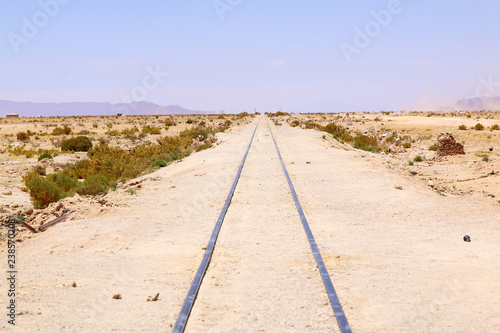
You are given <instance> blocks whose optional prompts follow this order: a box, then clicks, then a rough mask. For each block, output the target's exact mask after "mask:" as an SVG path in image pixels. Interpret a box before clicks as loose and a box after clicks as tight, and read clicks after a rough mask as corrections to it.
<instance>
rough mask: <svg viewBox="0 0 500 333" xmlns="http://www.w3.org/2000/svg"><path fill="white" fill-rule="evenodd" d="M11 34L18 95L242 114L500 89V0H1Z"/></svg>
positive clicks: (8, 90)
mask: <svg viewBox="0 0 500 333" xmlns="http://www.w3.org/2000/svg"><path fill="white" fill-rule="evenodd" d="M0 35H1V40H0V43H1V44H0V99H7V100H14V101H34V102H70V101H97V102H101V101H108V102H121V101H123V102H125V101H127V100H132V101H140V100H146V101H149V102H154V103H158V104H162V105H169V104H179V105H182V106H183V107H186V108H189V109H197V110H211V111H218V110H225V111H227V112H241V111H253V110H254V108H257V109H258V110H259V111H271V110H278V109H285V110H293V109H294V108H298V107H302V106H307V105H310V104H315V105H322V106H324V107H325V108H326V106H328V105H337V106H338V105H346V106H349V105H357V106H359V107H362V108H372V109H386V110H387V109H391V110H399V109H402V108H409V109H429V108H433V107H438V106H440V105H446V104H453V103H454V102H455V101H456V100H457V99H460V98H463V97H472V96H482V95H500V61H499V59H500V1H498V0H483V1H481V0H474V1H473V0H470V1H465V0H439V1H436V0H420V1H418V0H413V1H411V0H400V1H397V0H390V1H387V0H385V1H378V0H372V1H345V0H344V1H340V0H336V1H335V0H329V1H327V0H321V1H319V0H312V1H295V0H287V1H282V0H275V1H269V0H266V1H264V0H252V1H250V0H247V1H245V0H215V1H214V0H191V1H187V0H145V1H123V0H122V1H118V0H99V1H97V0H72V1H68V0H41V1H31V0H23V1H12V0H0ZM167 73H168V75H167ZM488 81H489V83H488ZM497 82H499V83H497ZM311 111H323V110H311ZM325 111H330V110H325Z"/></svg>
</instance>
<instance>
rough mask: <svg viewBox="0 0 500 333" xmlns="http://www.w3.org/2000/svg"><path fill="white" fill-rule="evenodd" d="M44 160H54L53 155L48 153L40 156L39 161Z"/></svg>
mask: <svg viewBox="0 0 500 333" xmlns="http://www.w3.org/2000/svg"><path fill="white" fill-rule="evenodd" d="M44 158H49V159H52V155H50V153H48V152H44V153H43V154H42V155H40V156H38V160H39V161H41V160H43V159H44Z"/></svg>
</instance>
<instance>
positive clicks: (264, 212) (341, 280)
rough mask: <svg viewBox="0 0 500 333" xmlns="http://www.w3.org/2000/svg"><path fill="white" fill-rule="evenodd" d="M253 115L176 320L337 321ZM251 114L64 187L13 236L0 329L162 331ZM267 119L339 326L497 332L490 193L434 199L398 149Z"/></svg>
mask: <svg viewBox="0 0 500 333" xmlns="http://www.w3.org/2000/svg"><path fill="white" fill-rule="evenodd" d="M261 118H262V119H261V122H260V124H259V127H258V129H257V133H256V138H255V142H254V143H253V145H252V148H251V149H250V153H249V155H248V159H247V163H246V165H245V167H244V169H243V173H242V176H241V179H240V182H239V184H238V187H237V189H236V193H235V195H234V198H233V203H232V205H231V206H230V209H229V212H228V215H227V217H226V220H225V222H224V224H223V227H222V231H221V235H220V238H219V241H218V244H217V246H216V249H215V252H214V258H213V260H212V263H211V265H210V267H209V270H208V272H207V275H206V276H205V280H204V283H203V284H202V287H201V290H200V294H199V297H198V299H197V301H196V303H195V307H194V310H193V312H192V317H191V319H190V320H189V322H188V327H187V331H188V332H199V331H201V332H248V331H251V332H260V331H266V332H284V331H286V332H304V331H318V332H327V331H328V332H330V331H334V330H336V329H337V328H336V323H335V318H334V317H333V312H332V310H331V308H330V306H329V304H328V298H327V296H326V293H325V292H324V288H323V286H322V283H321V279H320V276H319V273H318V271H317V268H316V266H315V263H314V258H313V256H312V253H310V250H309V245H308V243H307V239H306V237H305V234H304V232H303V230H302V226H301V222H300V219H299V218H298V215H297V212H296V210H295V207H294V204H293V199H292V196H291V194H290V192H289V189H288V187H287V184H286V179H285V177H284V175H283V172H282V171H281V166H280V164H279V162H278V157H277V154H276V151H275V150H274V146H273V144H272V141H271V138H270V136H269V131H268V129H267V125H266V123H265V117H264V116H262V117H261ZM384 121H386V124H385V125H386V126H387V120H384ZM256 123H257V119H254V120H253V122H252V123H251V124H248V125H242V126H235V127H234V128H232V129H231V130H230V131H227V132H226V133H218V134H217V139H218V144H217V145H216V146H215V147H213V148H211V149H208V150H205V151H202V152H199V153H195V154H192V155H191V156H189V157H187V158H185V159H184V160H182V161H180V162H178V163H175V164H171V165H169V166H167V167H166V168H162V169H160V170H158V171H156V172H154V173H152V174H149V175H146V176H143V177H141V178H140V179H135V180H132V181H129V182H128V183H126V184H124V185H123V186H122V187H120V188H118V189H117V191H115V192H109V193H108V194H107V195H105V196H104V197H102V198H99V199H98V200H97V199H90V198H78V197H77V198H68V199H65V201H63V203H62V205H63V206H64V205H67V206H68V207H70V208H71V209H74V210H75V212H77V213H78V214H76V213H75V215H74V218H73V219H70V220H68V221H66V222H63V223H60V224H58V225H56V226H54V227H51V228H50V229H48V230H47V231H46V232H44V233H40V234H37V235H35V236H33V237H31V238H29V239H26V240H24V241H23V242H21V243H18V253H17V257H18V271H19V274H18V286H17V289H18V295H17V303H18V311H19V312H18V316H17V323H16V327H15V328H13V327H12V326H11V325H8V324H7V323H6V320H4V321H3V322H1V323H0V327H1V328H2V331H19V332H32V331H40V332H160V331H161V332H164V331H170V330H171V327H172V325H173V324H174V323H175V320H176V316H177V314H178V312H179V310H180V307H181V305H182V302H183V300H184V297H185V295H186V293H187V290H188V288H189V285H190V283H191V280H192V278H193V276H194V273H195V271H196V269H197V268H198V265H199V263H200V261H201V258H202V256H203V252H204V247H205V246H206V243H207V242H208V239H209V236H210V234H211V232H212V228H213V226H214V224H215V221H216V219H217V216H218V214H219V212H220V209H221V208H222V205H223V202H224V200H225V198H226V196H227V192H228V191H229V188H230V186H231V183H232V181H233V178H234V176H235V174H236V171H237V167H238V165H239V163H240V161H241V158H242V156H243V153H244V149H245V148H246V146H247V144H248V142H249V140H250V137H251V133H252V131H253V129H254V127H255V125H256ZM485 125H486V124H485ZM271 128H272V130H273V132H274V134H275V137H276V140H277V143H278V146H279V147H280V149H281V153H282V155H283V159H284V162H285V164H286V166H287V168H288V172H289V173H290V176H291V178H292V181H293V182H294V186H295V189H296V191H297V194H298V196H299V199H300V200H301V204H302V206H303V209H304V212H305V214H306V217H307V219H308V221H309V224H310V226H311V229H312V232H313V233H314V236H315V238H316V241H317V243H318V246H319V248H320V250H321V252H322V255H323V258H324V260H325V263H326V265H327V268H328V271H329V273H330V276H331V279H332V282H333V284H334V286H335V288H336V290H337V293H338V296H339V298H340V301H341V303H342V305H343V307H344V311H345V313H346V316H347V319H348V320H349V322H350V324H351V327H352V329H353V331H354V332H471V331H478V332H497V331H499V330H500V310H499V309H500V291H499V290H498V286H499V285H500V247H499V245H500V241H499V240H500V224H499V221H500V206H499V205H498V201H497V199H498V198H496V199H495V198H493V197H491V196H486V195H485V193H483V192H481V191H482V190H478V189H476V190H472V191H471V192H467V193H465V192H466V191H465V190H464V191H463V192H464V193H462V192H456V193H455V192H454V191H451V190H450V191H448V192H446V196H443V195H441V194H439V193H437V192H436V189H435V188H431V187H430V186H428V184H427V181H428V179H427V178H426V177H429V175H427V176H426V175H425V174H424V175H419V177H414V176H411V175H409V173H408V172H407V171H408V170H407V169H406V168H410V166H409V165H408V166H406V165H405V164H407V157H406V156H404V157H401V155H403V154H405V153H404V152H402V153H401V155H386V154H373V153H369V152H365V151H359V150H355V149H352V148H350V147H348V146H347V145H344V144H340V143H339V142H337V141H335V140H333V139H332V138H325V139H324V138H323V137H322V136H323V135H324V132H320V131H316V130H313V129H306V130H304V129H301V128H300V127H295V128H292V127H290V126H288V125H287V124H286V123H285V122H283V125H282V126H275V125H274V124H273V123H272V122H271ZM494 135H497V134H496V133H494ZM495 138H496V137H495V136H493V139H494V140H496V139H495ZM427 140H429V141H430V140H431V138H429V139H427ZM495 142H496V141H495ZM495 142H494V143H493V144H495ZM426 145H427V143H426V142H425V143H422V147H420V148H419V147H414V148H412V149H421V151H424V148H423V147H424V146H426ZM494 147H495V148H499V147H498V145H495V146H494ZM466 149H469V155H465V156H469V157H468V158H469V159H470V158H471V155H470V147H469V148H468V147H467V144H466ZM479 149H482V148H479ZM416 152H417V150H415V151H414V152H413V151H412V152H407V154H408V155H409V154H410V153H411V154H413V153H416ZM429 154H430V153H429ZM472 156H474V155H472ZM495 156H496V155H494V156H493V158H492V162H495V159H496V157H495ZM457 158H459V157H457ZM388 161H389V162H390V163H387V162H388ZM398 161H399V164H398ZM451 162H453V161H451ZM451 162H449V163H448V165H452V167H453V165H454V164H453V163H451ZM436 163H437V164H439V163H446V161H444V162H436ZM436 163H432V164H431V163H430V162H429V165H435V164H436ZM478 163H480V162H478ZM495 163H496V162H495ZM459 164H460V163H459ZM476 164H477V163H476ZM490 166H491V164H490V165H488V167H490ZM415 167H418V168H421V169H417V170H418V171H419V173H422V172H423V171H422V169H423V168H424V167H423V166H418V165H417V166H415ZM431 167H433V166H429V168H431ZM412 170H413V169H412ZM474 170H475V169H474ZM459 176H460V175H459ZM495 177H496V178H495ZM497 178H498V177H497V176H492V177H489V178H486V179H487V180H488V181H497V180H496V179H497ZM453 181H454V182H456V179H455V180H453ZM490 184H491V183H490ZM486 185H488V184H486ZM130 188H133V189H134V190H135V194H131V193H129V192H128V191H127V190H128V189H130ZM87 207H88V208H87ZM62 208H64V207H52V208H51V209H54V210H56V209H62ZM466 234H467V235H470V237H471V242H464V241H463V236H464V235H466ZM1 251H2V252H1V256H0V258H1V259H0V260H1V262H6V251H5V246H3V248H2V249H1ZM6 288H7V286H6V285H5V284H3V283H2V286H1V289H0V294H1V295H5V294H6V292H7V290H6ZM156 293H159V294H160V296H159V299H158V300H157V301H156V302H148V301H147V298H148V297H150V296H153V295H155V294H156ZM118 294H120V296H121V299H114V298H113V296H114V295H118ZM5 300H6V297H0V307H1V308H3V309H5V307H6V304H5Z"/></svg>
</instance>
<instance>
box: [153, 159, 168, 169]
mask: <svg viewBox="0 0 500 333" xmlns="http://www.w3.org/2000/svg"><path fill="white" fill-rule="evenodd" d="M166 165H167V162H166V161H165V160H156V161H154V163H153V166H155V167H160V168H163V167H165V166H166Z"/></svg>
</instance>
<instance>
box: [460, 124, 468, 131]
mask: <svg viewBox="0 0 500 333" xmlns="http://www.w3.org/2000/svg"><path fill="white" fill-rule="evenodd" d="M458 129H459V130H461V131H465V130H467V126H465V125H463V124H462V125H460V126H458Z"/></svg>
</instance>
